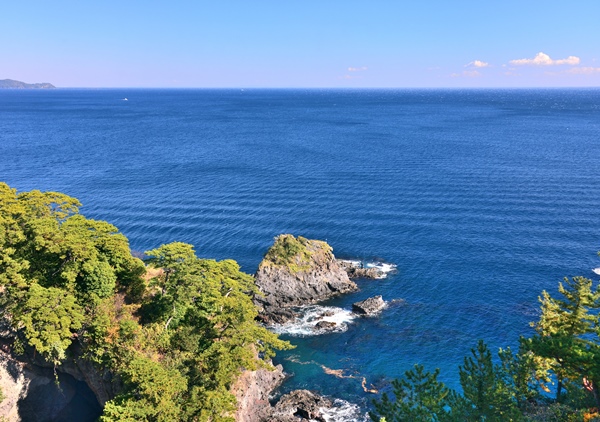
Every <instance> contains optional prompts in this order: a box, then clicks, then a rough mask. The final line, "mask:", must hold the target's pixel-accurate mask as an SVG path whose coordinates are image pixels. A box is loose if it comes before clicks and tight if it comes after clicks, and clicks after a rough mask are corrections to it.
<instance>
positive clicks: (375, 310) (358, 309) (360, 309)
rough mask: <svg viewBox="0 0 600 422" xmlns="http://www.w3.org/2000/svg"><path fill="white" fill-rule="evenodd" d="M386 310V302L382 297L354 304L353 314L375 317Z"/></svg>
mask: <svg viewBox="0 0 600 422" xmlns="http://www.w3.org/2000/svg"><path fill="white" fill-rule="evenodd" d="M383 308H385V301H384V300H383V298H382V297H381V295H378V296H374V297H370V298H368V299H366V300H363V301H361V302H356V303H353V304H352V312H354V313H356V314H359V315H366V316H374V315H377V314H379V313H380V312H381V310H382V309H383Z"/></svg>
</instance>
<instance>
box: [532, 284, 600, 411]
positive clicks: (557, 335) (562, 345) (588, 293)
mask: <svg viewBox="0 0 600 422" xmlns="http://www.w3.org/2000/svg"><path fill="white" fill-rule="evenodd" d="M558 291H559V293H560V295H561V296H562V297H560V298H553V297H552V296H550V295H549V294H548V293H547V292H546V291H544V292H542V297H541V298H540V302H541V309H542V313H541V316H540V319H539V321H538V322H537V323H535V324H534V327H535V329H536V335H534V336H533V337H532V338H531V339H529V341H528V344H527V347H528V348H529V349H530V350H531V351H532V352H533V353H535V354H536V355H537V356H539V357H541V358H544V359H547V360H548V362H549V364H550V366H551V368H552V371H553V372H554V373H555V374H556V378H557V381H558V386H557V391H556V398H557V400H559V399H560V398H561V394H562V387H563V383H564V381H565V380H570V381H571V382H573V381H575V380H578V379H579V380H580V381H581V383H582V385H583V387H584V388H585V389H586V390H587V391H589V392H590V393H591V394H592V395H593V397H594V399H595V400H596V403H597V405H598V406H600V394H599V391H600V390H599V384H600V345H599V344H598V328H597V327H598V308H600V291H599V289H598V286H596V288H594V286H593V282H592V280H590V279H587V278H584V277H573V278H571V279H569V278H565V279H564V283H560V284H559V289H558Z"/></svg>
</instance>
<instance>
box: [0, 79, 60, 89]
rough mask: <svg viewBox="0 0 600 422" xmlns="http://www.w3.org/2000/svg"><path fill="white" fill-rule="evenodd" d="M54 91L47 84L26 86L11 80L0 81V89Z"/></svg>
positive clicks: (26, 84)
mask: <svg viewBox="0 0 600 422" xmlns="http://www.w3.org/2000/svg"><path fill="white" fill-rule="evenodd" d="M2 88H5V89H6V88H8V89H54V88H56V87H55V86H54V85H52V84H50V83H48V82H42V83H35V84H28V83H25V82H21V81H15V80H13V79H0V89H2Z"/></svg>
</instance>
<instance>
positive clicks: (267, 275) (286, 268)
mask: <svg viewBox="0 0 600 422" xmlns="http://www.w3.org/2000/svg"><path fill="white" fill-rule="evenodd" d="M255 283H256V285H257V287H258V289H259V290H260V291H261V292H262V293H263V296H257V297H256V299H255V301H256V303H257V304H258V305H259V306H262V307H263V308H264V310H265V311H267V312H268V311H269V310H277V309H281V308H286V307H291V306H300V305H307V304H311V303H314V302H318V301H322V300H325V299H328V298H330V297H332V296H335V295H338V294H341V293H347V292H351V291H354V290H356V289H357V286H356V284H355V283H354V282H353V281H351V280H350V279H349V278H348V274H347V273H346V271H345V270H344V269H343V268H342V267H341V266H340V264H339V263H338V262H337V261H336V260H335V257H334V255H333V252H332V249H331V247H330V246H329V245H328V244H327V243H325V242H323V241H319V240H309V239H305V238H303V237H300V236H299V237H298V238H295V237H294V236H292V235H291V234H283V235H280V236H278V237H277V238H276V239H275V243H274V244H273V246H271V248H270V249H269V251H268V252H267V253H266V255H265V258H264V259H263V261H262V262H261V263H260V265H259V267H258V271H257V272H256V275H255Z"/></svg>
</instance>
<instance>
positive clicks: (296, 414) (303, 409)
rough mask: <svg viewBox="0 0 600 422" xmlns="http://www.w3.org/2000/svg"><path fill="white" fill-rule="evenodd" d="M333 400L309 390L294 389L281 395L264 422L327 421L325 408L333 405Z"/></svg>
mask: <svg viewBox="0 0 600 422" xmlns="http://www.w3.org/2000/svg"><path fill="white" fill-rule="evenodd" d="M332 404H333V403H332V402H331V400H329V399H327V398H325V397H322V396H320V395H318V394H314V393H311V392H310V391H308V390H294V391H292V392H291V393H289V394H286V395H284V396H282V397H281V399H280V400H279V401H278V402H277V404H276V405H275V408H274V409H273V411H272V414H271V415H270V416H269V417H268V418H267V419H264V422H267V421H268V422H299V421H309V420H313V421H319V422H325V418H324V417H323V415H322V409H323V408H329V407H331V406H332Z"/></svg>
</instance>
